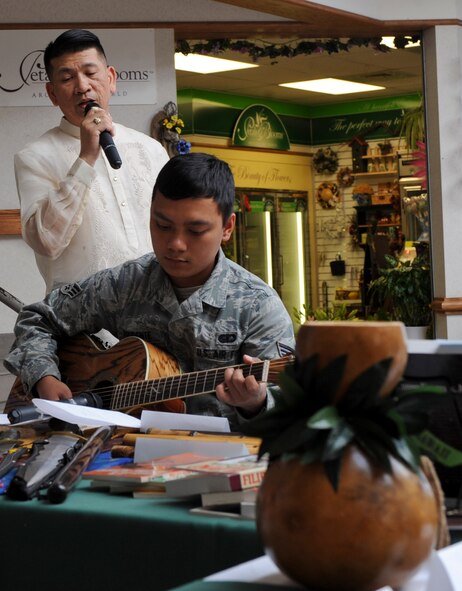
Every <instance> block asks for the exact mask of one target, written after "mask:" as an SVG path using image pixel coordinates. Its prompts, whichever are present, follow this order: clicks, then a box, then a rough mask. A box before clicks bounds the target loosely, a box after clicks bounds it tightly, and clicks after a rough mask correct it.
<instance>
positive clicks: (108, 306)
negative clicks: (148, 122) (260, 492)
mask: <svg viewBox="0 0 462 591" xmlns="http://www.w3.org/2000/svg"><path fill="white" fill-rule="evenodd" d="M233 207H234V180H233V176H232V173H231V170H230V168H229V166H228V165H227V164H226V163H225V162H223V161H221V160H219V159H217V158H215V157H214V156H211V155H208V154H202V153H190V154H186V155H182V156H176V157H174V158H172V159H171V160H170V161H169V162H167V164H165V165H164V167H163V168H162V170H161V172H160V173H159V176H158V178H157V181H156V184H155V186H154V191H153V199H152V206H151V218H150V229H151V236H152V242H153V248H154V252H155V253H156V254H155V255H154V254H153V253H151V254H147V255H144V256H142V257H140V258H138V259H136V260H133V261H129V262H126V263H124V264H122V265H120V266H118V267H115V268H112V269H106V270H103V271H100V272H98V273H96V274H94V275H92V276H90V277H89V278H87V279H84V280H82V281H78V282H76V283H73V284H69V285H65V286H63V287H61V288H58V289H55V290H53V291H52V292H51V293H50V294H49V295H48V296H47V297H46V298H45V300H43V301H42V302H37V303H35V304H31V305H27V306H24V308H23V309H22V310H21V312H20V313H19V316H18V320H17V323H16V327H15V335H16V340H15V343H14V346H13V348H12V350H11V352H10V354H9V355H8V356H7V358H6V360H5V366H6V367H7V369H8V370H9V371H11V372H12V373H14V374H15V375H18V376H20V378H21V381H22V385H23V388H24V390H25V392H26V393H28V394H30V395H35V396H40V397H42V398H47V399H50V400H60V399H67V398H70V397H71V396H72V394H73V392H72V390H71V388H69V386H68V385H67V384H66V383H64V381H61V379H62V375H61V372H60V367H59V355H58V349H59V343H60V341H61V340H62V339H63V338H68V337H75V336H76V335H79V334H81V333H89V334H90V333H95V332H97V331H98V330H99V329H101V328H102V327H105V328H107V329H109V330H110V331H111V332H112V334H114V335H115V336H116V337H117V338H119V339H124V338H127V337H139V338H140V339H143V340H144V341H147V342H149V343H151V344H152V345H154V346H155V347H157V348H159V349H161V350H163V351H167V352H168V353H169V354H170V355H172V356H173V357H174V358H175V359H176V361H177V363H178V366H179V369H180V370H181V372H183V373H184V372H198V371H199V372H200V371H201V370H212V369H214V368H221V369H223V374H222V375H223V381H222V383H219V384H217V385H216V388H215V391H214V392H213V393H210V392H209V393H207V394H203V395H201V396H194V397H190V398H187V401H186V408H187V411H188V412H192V413H197V414H212V415H220V416H227V417H228V418H229V419H230V423H231V426H232V428H236V427H238V425H239V423H240V422H241V421H242V420H246V419H247V418H249V417H253V416H255V415H257V414H258V413H260V412H262V411H263V410H264V409H266V408H267V407H268V405H270V404H271V400H272V398H271V394H270V392H269V388H267V384H266V383H265V381H261V382H259V381H258V380H257V379H256V377H255V376H254V375H246V372H245V371H243V370H242V368H239V367H232V366H235V365H236V364H239V363H241V362H242V361H243V362H244V364H247V365H250V364H253V363H255V362H256V361H258V360H259V359H261V360H265V359H275V358H278V357H281V355H283V354H285V353H287V352H289V351H290V350H293V347H294V343H295V340H294V334H293V327H292V322H291V319H290V317H289V314H288V313H287V311H286V309H285V308H284V305H283V303H282V301H281V300H280V298H279V296H278V295H277V293H276V292H275V291H274V290H273V289H272V288H270V287H269V286H268V285H267V284H266V283H264V282H263V281H262V280H261V279H259V278H258V277H256V276H255V275H253V274H251V273H250V272H248V271H247V270H245V269H243V268H242V267H241V266H239V265H237V264H236V263H234V262H232V261H230V260H229V259H227V258H226V257H225V255H224V253H223V251H222V249H221V243H222V242H226V241H227V240H229V238H230V237H231V234H232V232H233V229H234V225H235V217H236V216H235V213H234V212H233ZM116 346H117V345H116ZM195 379H196V380H197V375H196V377H195ZM205 391H207V389H206V388H205V389H204V392H205ZM181 396H182V392H180V391H178V397H181Z"/></svg>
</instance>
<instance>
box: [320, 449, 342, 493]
mask: <svg viewBox="0 0 462 591" xmlns="http://www.w3.org/2000/svg"><path fill="white" fill-rule="evenodd" d="M323 466H324V471H325V474H326V476H327V479H328V480H329V482H330V483H331V484H332V488H333V489H334V491H335V492H337V491H338V485H339V481H340V470H341V468H342V456H338V457H337V458H335V459H333V460H329V461H328V462H325V463H324V464H323Z"/></svg>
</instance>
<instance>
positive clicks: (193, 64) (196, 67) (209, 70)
mask: <svg viewBox="0 0 462 591" xmlns="http://www.w3.org/2000/svg"><path fill="white" fill-rule="evenodd" d="M246 68H258V65H257V64H246V63H245V62H236V61H234V60H224V59H221V58H219V57H210V56H209V55H197V54H195V53H189V54H188V55H183V54H182V53H175V70H184V71H186V72H195V73H196V74H214V73H216V72H229V71H230V70H245V69H246Z"/></svg>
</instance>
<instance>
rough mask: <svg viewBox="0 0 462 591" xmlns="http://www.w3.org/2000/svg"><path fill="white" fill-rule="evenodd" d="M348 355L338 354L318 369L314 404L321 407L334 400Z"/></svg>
mask: <svg viewBox="0 0 462 591" xmlns="http://www.w3.org/2000/svg"><path fill="white" fill-rule="evenodd" d="M347 359H348V356H347V355H340V356H339V357H336V358H335V359H334V360H333V361H331V362H330V363H328V364H327V365H326V366H325V367H324V368H323V369H322V370H321V371H319V373H318V375H317V379H316V387H315V392H314V398H315V404H316V405H319V406H318V408H322V407H323V406H325V405H326V404H327V405H329V404H333V403H334V402H335V394H336V393H337V390H338V387H339V385H340V382H341V380H342V377H343V374H344V372H345V365H346V363H347Z"/></svg>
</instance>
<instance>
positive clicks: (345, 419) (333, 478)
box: [242, 355, 443, 490]
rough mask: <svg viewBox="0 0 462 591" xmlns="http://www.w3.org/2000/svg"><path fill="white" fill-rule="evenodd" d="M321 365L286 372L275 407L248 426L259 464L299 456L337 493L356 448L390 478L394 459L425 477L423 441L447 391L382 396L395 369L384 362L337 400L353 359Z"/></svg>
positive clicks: (313, 361)
mask: <svg viewBox="0 0 462 591" xmlns="http://www.w3.org/2000/svg"><path fill="white" fill-rule="evenodd" d="M318 358H319V356H318V355H313V356H311V357H309V358H308V359H306V360H304V361H298V360H296V361H295V363H294V364H293V365H289V366H287V367H286V370H285V371H284V372H283V373H281V374H280V379H279V385H280V392H278V393H275V405H274V407H273V408H271V409H269V410H268V411H267V412H266V413H264V414H263V415H260V416H259V417H256V418H255V419H253V420H251V421H249V422H248V423H246V424H245V425H244V426H243V429H242V430H243V432H244V433H245V434H247V435H253V436H256V437H260V438H261V440H262V443H261V445H260V449H259V457H261V456H263V455H264V454H268V455H269V459H270V461H274V460H282V461H285V460H290V459H293V458H295V457H297V458H298V459H299V461H301V462H302V463H304V464H310V463H313V462H316V461H320V462H322V464H323V466H324V469H325V472H326V475H327V477H328V478H329V481H330V482H331V484H332V486H333V488H334V489H335V490H337V487H338V483H339V478H340V471H341V463H342V456H343V452H344V451H345V449H346V447H347V446H348V445H350V444H352V443H354V444H355V445H357V446H358V447H360V448H361V449H362V450H363V452H364V453H365V454H366V455H367V456H368V457H369V459H370V461H371V462H372V463H374V464H376V465H378V466H380V467H381V468H382V469H383V470H385V471H386V472H388V473H391V471H392V467H391V461H390V456H393V457H395V458H396V459H398V460H400V461H401V462H402V463H404V464H405V465H406V466H408V467H409V468H410V469H411V470H413V471H414V472H416V473H419V470H420V447H419V445H418V439H417V435H418V434H420V433H421V432H422V431H424V430H425V429H427V427H428V423H429V414H430V411H431V410H433V409H434V408H435V404H438V403H440V402H441V401H442V399H443V396H442V395H441V391H440V390H439V389H437V388H429V387H422V388H416V389H414V390H412V391H411V392H406V393H398V391H395V393H393V394H392V395H391V396H386V397H381V396H379V392H380V390H381V387H382V385H383V383H384V381H385V378H386V376H387V374H388V372H389V369H390V365H391V362H392V359H391V358H386V359H383V360H382V361H380V362H378V363H375V364H374V365H371V366H370V367H369V368H367V369H366V370H365V371H364V372H363V373H362V374H360V375H359V376H357V377H356V379H355V380H354V381H353V382H352V383H351V384H350V386H349V387H348V389H347V391H346V392H345V393H344V395H343V396H342V397H341V398H340V399H339V400H336V399H335V396H336V392H337V389H338V386H339V384H340V381H341V378H342V376H343V373H344V370H345V365H346V362H347V355H342V356H339V357H337V358H335V359H334V360H332V361H331V362H330V363H329V364H328V365H326V366H325V367H324V368H323V369H321V370H319V369H318Z"/></svg>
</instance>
